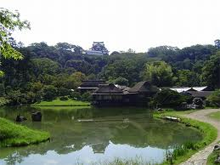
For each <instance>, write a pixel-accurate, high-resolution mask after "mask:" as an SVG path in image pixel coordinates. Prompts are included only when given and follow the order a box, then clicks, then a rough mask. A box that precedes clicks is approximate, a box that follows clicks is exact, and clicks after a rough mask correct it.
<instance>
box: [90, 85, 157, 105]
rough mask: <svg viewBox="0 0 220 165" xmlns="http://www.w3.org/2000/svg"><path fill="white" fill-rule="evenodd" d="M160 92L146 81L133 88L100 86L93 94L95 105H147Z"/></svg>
mask: <svg viewBox="0 0 220 165" xmlns="http://www.w3.org/2000/svg"><path fill="white" fill-rule="evenodd" d="M158 91H159V89H158V88H157V87H156V86H153V85H151V84H150V83H149V82H146V81H143V82H139V83H137V84H136V85H135V86H134V87H132V88H128V87H127V88H119V87H118V86H115V85H114V84H108V85H100V86H99V88H98V89H97V90H96V91H94V93H93V94H92V98H93V105H98V106H111V105H126V106H129V105H131V106H136V105H147V104H148V102H149V98H150V97H153V95H154V94H156V93H157V92H158Z"/></svg>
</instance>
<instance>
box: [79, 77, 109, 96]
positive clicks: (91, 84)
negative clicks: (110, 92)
mask: <svg viewBox="0 0 220 165" xmlns="http://www.w3.org/2000/svg"><path fill="white" fill-rule="evenodd" d="M102 84H106V82H105V81H103V80H86V81H83V82H82V84H81V85H80V86H79V87H78V88H77V89H78V91H79V92H80V93H84V92H94V91H95V90H97V89H98V87H99V85H102Z"/></svg>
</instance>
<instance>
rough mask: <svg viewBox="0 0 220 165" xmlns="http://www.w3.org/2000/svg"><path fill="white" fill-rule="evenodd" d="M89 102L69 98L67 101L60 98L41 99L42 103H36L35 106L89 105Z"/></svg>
mask: <svg viewBox="0 0 220 165" xmlns="http://www.w3.org/2000/svg"><path fill="white" fill-rule="evenodd" d="M89 105H90V103H89V102H84V101H78V100H72V99H68V100H66V101H61V100H60V99H55V100H52V101H41V102H40V103H35V104H33V106H89Z"/></svg>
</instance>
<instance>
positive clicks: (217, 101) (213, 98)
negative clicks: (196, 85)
mask: <svg viewBox="0 0 220 165" xmlns="http://www.w3.org/2000/svg"><path fill="white" fill-rule="evenodd" d="M207 103H208V104H209V105H211V106H215V107H216V106H217V107H220V89H218V90H216V91H214V92H213V93H212V94H211V95H210V96H209V97H208V98H207Z"/></svg>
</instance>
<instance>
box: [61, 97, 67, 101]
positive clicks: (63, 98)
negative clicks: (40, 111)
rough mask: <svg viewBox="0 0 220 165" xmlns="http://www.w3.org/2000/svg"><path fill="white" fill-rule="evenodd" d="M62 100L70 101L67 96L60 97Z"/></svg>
mask: <svg viewBox="0 0 220 165" xmlns="http://www.w3.org/2000/svg"><path fill="white" fill-rule="evenodd" d="M60 100H61V101H66V100H68V97H67V96H61V97H60Z"/></svg>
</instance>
